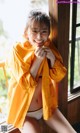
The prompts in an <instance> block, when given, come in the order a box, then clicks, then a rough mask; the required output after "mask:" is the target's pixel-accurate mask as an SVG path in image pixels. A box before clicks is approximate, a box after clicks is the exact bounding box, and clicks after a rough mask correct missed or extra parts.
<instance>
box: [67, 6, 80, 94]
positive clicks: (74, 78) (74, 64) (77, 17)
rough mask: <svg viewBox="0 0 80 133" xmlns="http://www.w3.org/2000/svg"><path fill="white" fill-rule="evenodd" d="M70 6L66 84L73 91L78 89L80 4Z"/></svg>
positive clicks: (79, 86) (79, 75)
mask: <svg viewBox="0 0 80 133" xmlns="http://www.w3.org/2000/svg"><path fill="white" fill-rule="evenodd" d="M70 6H71V7H70V40H69V72H68V75H69V76H68V84H69V88H70V92H71V93H73V92H76V91H78V90H80V13H79V12H80V11H79V9H80V4H72V5H70Z"/></svg>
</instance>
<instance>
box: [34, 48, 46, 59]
mask: <svg viewBox="0 0 80 133" xmlns="http://www.w3.org/2000/svg"><path fill="white" fill-rule="evenodd" d="M35 55H36V57H37V58H38V59H40V60H43V59H44V58H45V57H46V51H45V50H44V49H43V48H42V47H37V48H36V50H35Z"/></svg>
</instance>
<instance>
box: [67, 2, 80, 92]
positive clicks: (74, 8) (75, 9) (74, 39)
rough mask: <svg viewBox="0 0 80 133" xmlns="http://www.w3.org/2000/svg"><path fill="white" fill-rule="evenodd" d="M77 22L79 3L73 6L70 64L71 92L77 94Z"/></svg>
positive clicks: (78, 24) (78, 88)
mask: <svg viewBox="0 0 80 133" xmlns="http://www.w3.org/2000/svg"><path fill="white" fill-rule="evenodd" d="M76 20H77V2H76V3H75V4H73V5H72V36H71V41H69V42H71V64H70V92H71V93H75V92H77V91H79V90H80V86H78V87H76V88H74V87H73V86H74V61H75V43H76V40H77V39H76V28H77V27H79V26H80V23H77V22H76Z"/></svg>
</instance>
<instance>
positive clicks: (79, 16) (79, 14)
mask: <svg viewBox="0 0 80 133" xmlns="http://www.w3.org/2000/svg"><path fill="white" fill-rule="evenodd" d="M78 23H80V4H77V24H78Z"/></svg>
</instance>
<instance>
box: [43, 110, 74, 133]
mask: <svg viewBox="0 0 80 133" xmlns="http://www.w3.org/2000/svg"><path fill="white" fill-rule="evenodd" d="M45 122H46V124H47V125H48V126H50V127H51V128H52V129H53V130H55V131H56V132H57V133H77V132H76V131H75V130H74V129H73V128H72V127H71V125H70V124H69V122H68V121H67V120H66V118H65V117H64V116H63V115H62V113H61V112H60V111H59V109H56V111H55V113H54V115H53V116H52V117H51V118H50V119H49V120H47V121H45Z"/></svg>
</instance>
